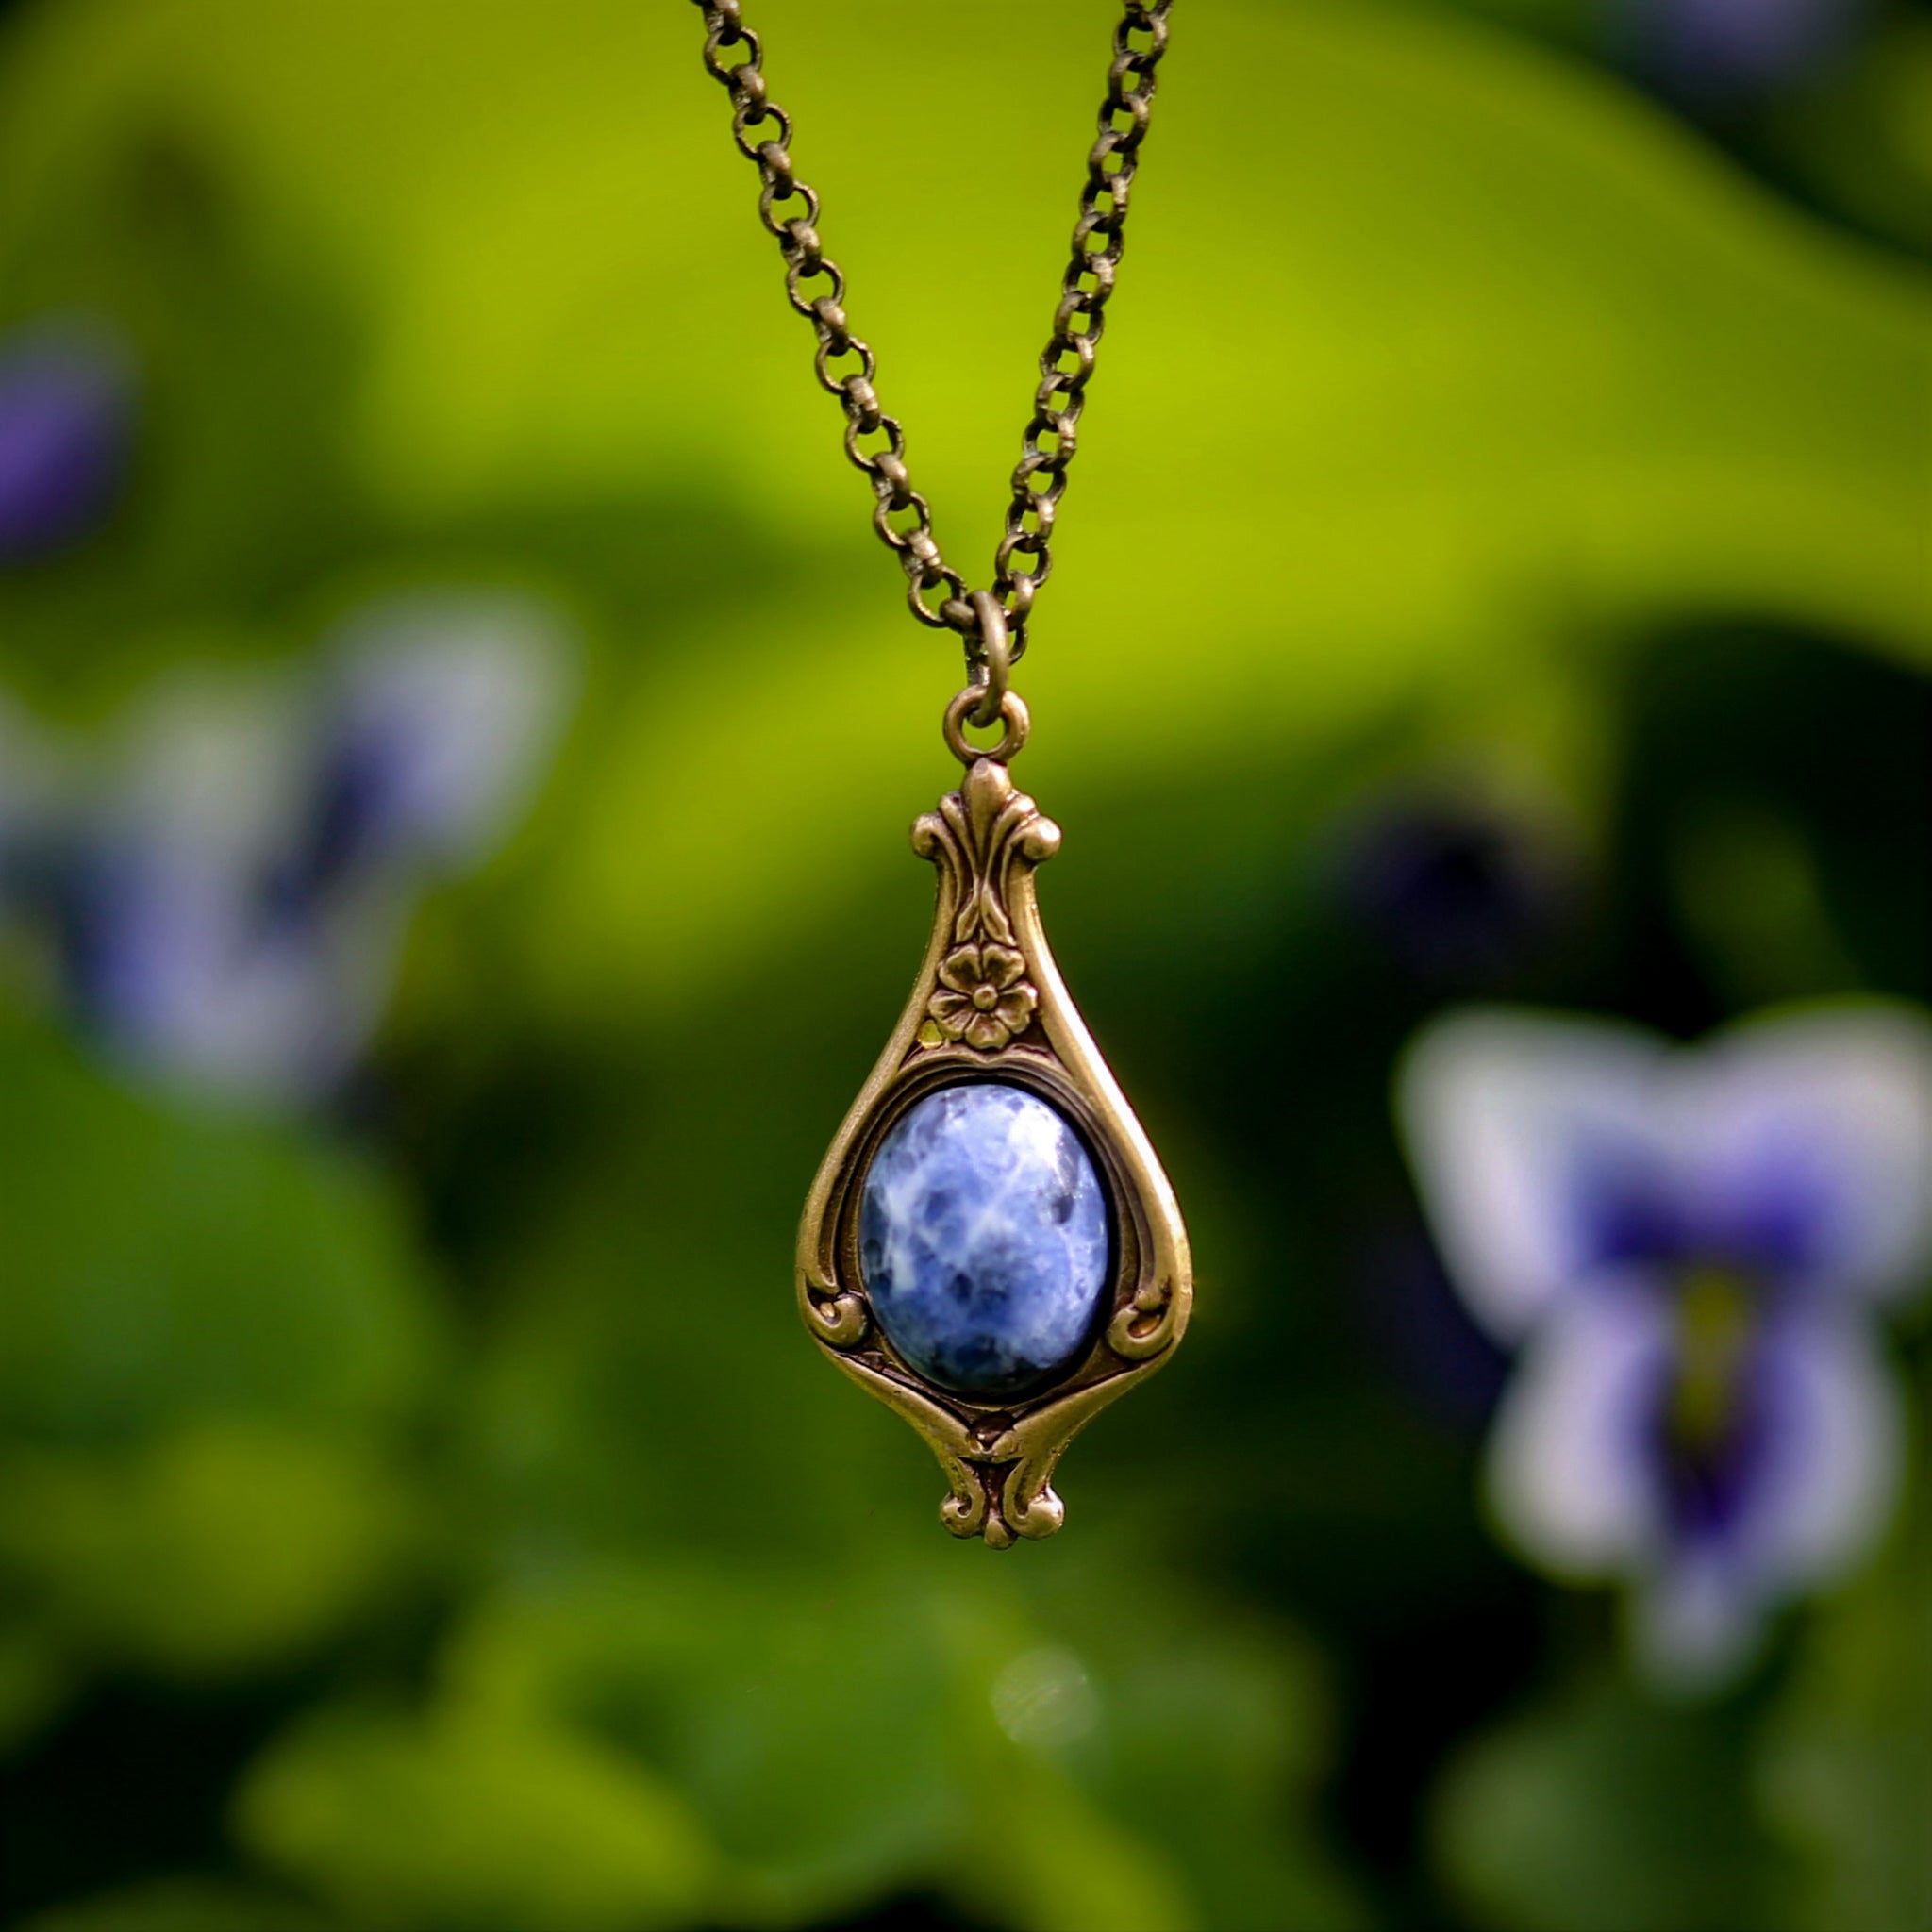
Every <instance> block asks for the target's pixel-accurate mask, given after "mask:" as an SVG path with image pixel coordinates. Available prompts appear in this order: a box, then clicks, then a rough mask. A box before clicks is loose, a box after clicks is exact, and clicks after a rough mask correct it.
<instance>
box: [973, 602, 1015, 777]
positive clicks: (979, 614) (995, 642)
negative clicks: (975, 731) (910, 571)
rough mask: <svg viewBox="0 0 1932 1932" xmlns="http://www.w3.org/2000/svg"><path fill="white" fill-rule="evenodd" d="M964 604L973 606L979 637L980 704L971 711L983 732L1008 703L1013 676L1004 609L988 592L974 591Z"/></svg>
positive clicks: (977, 674)
mask: <svg viewBox="0 0 1932 1932" xmlns="http://www.w3.org/2000/svg"><path fill="white" fill-rule="evenodd" d="M966 601H967V603H969V604H970V605H972V607H973V617H974V626H975V628H976V630H977V632H978V637H979V649H978V651H977V652H976V653H975V654H974V662H973V688H974V690H975V691H978V693H979V703H978V705H977V707H976V708H974V712H973V722H974V724H975V725H977V726H978V728H979V729H980V730H982V731H985V730H987V729H988V728H990V727H991V725H994V724H998V723H999V721H1000V718H1001V716H1002V714H1003V710H1004V708H1005V705H1006V701H1007V686H1008V682H1009V681H1010V679H1011V677H1012V675H1013V657H1012V650H1011V647H1010V641H1009V639H1008V634H1007V609H1006V606H1005V605H1004V604H1002V603H1001V602H1000V600H999V599H998V598H997V597H995V596H994V595H993V594H992V592H991V591H974V592H973V593H972V594H971V595H970V596H969V597H968V598H967V599H966ZM1015 748H1016V749H1017V747H1015ZM1002 762H1004V760H1002Z"/></svg>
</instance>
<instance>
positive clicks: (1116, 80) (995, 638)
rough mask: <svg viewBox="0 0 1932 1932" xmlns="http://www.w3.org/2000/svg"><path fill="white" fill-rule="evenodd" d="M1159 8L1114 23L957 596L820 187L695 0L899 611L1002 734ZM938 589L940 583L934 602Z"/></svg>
mask: <svg viewBox="0 0 1932 1932" xmlns="http://www.w3.org/2000/svg"><path fill="white" fill-rule="evenodd" d="M1172 4H1173V0H1125V4H1124V12H1123V14H1122V17H1121V21H1120V24H1119V25H1117V26H1116V27H1115V28H1114V35H1113V59H1112V61H1111V62H1110V63H1109V64H1108V70H1107V98H1106V100H1105V101H1103V102H1102V104H1101V108H1100V121H1099V134H1098V138H1097V139H1096V140H1095V142H1094V143H1093V146H1092V148H1091V151H1090V152H1089V154H1088V157H1087V180H1086V185H1085V186H1084V187H1083V188H1082V189H1081V191H1080V214H1079V219H1078V220H1077V221H1076V222H1075V223H1074V242H1073V249H1072V253H1071V255H1070V258H1069V259H1068V262H1067V270H1066V275H1064V277H1063V278H1062V282H1061V289H1060V299H1059V305H1058V308H1055V310H1054V317H1053V335H1052V337H1051V339H1050V340H1049V341H1048V342H1047V345H1046V347H1045V349H1044V350H1043V351H1041V358H1040V378H1041V379H1040V387H1039V389H1038V390H1037V391H1035V393H1034V398H1033V417H1032V420H1031V421H1030V422H1029V423H1028V424H1027V425H1026V430H1025V434H1024V436H1023V437H1022V439H1021V455H1020V460H1019V463H1018V465H1017V466H1016V467H1015V468H1014V471H1013V484H1012V491H1013V493H1012V502H1011V504H1010V506H1009V507H1008V510H1007V526H1006V534H1005V535H1004V536H1003V537H1002V539H1001V540H1000V545H999V549H998V552H997V553H996V555H995V557H994V561H993V586H992V590H991V592H987V591H972V592H969V591H968V590H967V588H966V580H965V579H964V578H963V577H962V576H961V575H959V573H958V571H957V570H955V569H954V568H953V567H952V566H951V565H950V564H948V563H947V562H946V560H945V558H943V557H942V556H941V553H940V546H939V544H938V542H937V541H935V539H934V537H933V534H932V512H931V510H930V509H929V508H928V507H927V505H926V501H925V498H924V496H922V495H921V494H920V493H919V491H916V490H915V489H913V487H912V481H911V478H910V476H909V475H908V473H907V468H906V432H905V430H904V429H903V428H901V426H900V425H899V422H898V419H897V418H896V417H893V416H889V415H887V414H886V412H885V411H884V410H883V409H882V408H880V407H879V398H878V391H876V390H875V389H874V386H873V379H874V375H876V374H877V363H876V361H875V359H874V356H873V352H872V350H871V348H870V346H869V345H868V344H867V343H866V342H865V341H862V340H861V339H860V338H859V337H858V336H856V335H854V334H853V332H852V325H851V324H850V322H849V321H848V320H847V318H846V314H845V307H844V303H845V277H844V276H843V275H841V273H840V271H839V267H838V264H837V263H836V262H834V261H833V260H832V259H831V258H830V257H829V256H827V255H826V254H825V252H824V245H823V243H822V242H820V239H819V231H818V220H819V197H818V195H817V193H816V192H814V191H813V190H812V189H810V188H809V187H808V186H807V185H806V183H805V182H803V181H801V180H800V179H799V178H798V175H797V173H796V171H795V169H794V167H793V165H792V159H791V116H790V115H788V114H787V113H786V112H785V110H784V109H783V108H780V107H779V106H778V104H777V103H776V102H775V101H774V100H773V99H772V97H771V95H770V94H769V92H767V91H766V87H765V76H764V73H763V71H762V64H761V63H762V58H763V50H762V47H761V45H760V42H759V41H758V35H757V34H755V33H754V32H753V31H752V29H751V28H750V27H748V26H746V25H744V22H743V19H742V17H741V0H696V5H697V6H698V8H700V10H701V11H702V12H703V14H704V16H705V29H706V31H705V67H706V69H707V71H708V73H709V74H710V75H712V77H713V78H714V79H716V80H718V81H721V82H722V83H723V84H724V88H725V90H726V92H728V93H729V94H730V96H731V131H732V134H733V137H734V138H735V139H736V141H737V142H738V148H739V152H740V153H741V154H742V155H743V156H744V157H745V158H746V159H747V160H749V161H751V162H752V163H753V164H754V165H755V166H756V167H757V169H758V176H759V180H760V182H761V183H762V188H761V191H760V192H759V195H758V214H759V217H760V218H761V219H762V221H763V222H764V225H765V226H766V227H767V228H768V229H769V230H770V231H771V233H772V234H773V235H774V237H775V238H776V240H777V242H778V246H779V249H780V251H781V252H782V254H783V255H784V258H785V288H786V292H787V294H788V295H789V296H790V297H791V306H792V308H795V309H797V310H798V312H799V314H801V315H802V316H804V317H805V318H806V320H807V321H808V322H809V323H810V324H811V325H812V329H813V332H814V333H815V334H816V335H817V337H818V353H817V356H816V358H815V361H816V366H817V370H818V378H819V381H820V383H821V384H822V385H823V386H824V388H825V389H826V390H827V391H830V392H831V394H833V395H834V396H836V397H837V398H838V399H839V402H840V404H841V407H842V408H843V409H844V412H845V454H846V455H847V456H848V457H849V458H851V459H852V461H853V462H854V463H855V464H857V465H858V468H859V469H861V470H863V471H864V472H865V474H866V475H867V476H868V477H870V478H871V480H872V487H873V492H874V496H875V497H876V498H877V504H876V507H875V508H874V511H873V526H874V529H876V530H877V531H878V533H879V536H880V538H881V540H882V541H884V542H885V543H886V544H887V545H888V546H889V547H890V548H891V550H893V551H895V552H896V553H897V555H898V558H899V561H900V564H901V566H902V567H903V568H904V570H905V572H906V576H907V580H908V586H907V601H908V604H909V605H910V607H911V609H912V614H913V616H915V617H916V618H918V619H919V621H920V622H921V623H922V624H925V625H932V626H933V627H934V628H935V629H949V630H953V631H957V632H958V634H959V635H960V637H961V638H962V639H963V640H964V641H965V646H966V658H967V664H968V667H969V670H970V672H971V673H972V675H973V676H974V680H975V685H974V698H975V700H976V703H975V704H974V707H973V708H972V710H971V715H972V717H973V719H974V723H975V724H992V723H994V722H995V721H996V720H997V719H998V718H999V716H1000V715H1001V713H1002V711H1003V710H1004V711H1005V712H1006V715H1007V718H1008V725H1009V729H1010V735H1011V736H1013V737H1014V738H1018V737H1020V736H1023V735H1024V707H1021V706H1020V705H1019V704H1018V700H1017V699H1012V698H1009V697H1008V692H1007V689H1006V673H1007V670H1008V665H1009V664H1010V663H1011V662H1012V661H1013V660H1015V659H1017V658H1019V657H1020V656H1021V654H1022V653H1023V652H1024V650H1025V648H1026V625H1027V620H1028V618H1029V617H1030V616H1031V614H1032V610H1033V600H1034V598H1035V596H1036V595H1037V594H1038V592H1039V590H1040V587H1041V584H1043V583H1044V582H1045V581H1046V579H1047V576H1048V575H1049V573H1050V572H1051V571H1052V568H1053V550H1052V539H1053V525H1054V518H1055V516H1056V515H1057V514H1058V509H1059V503H1060V498H1061V497H1062V496H1063V495H1064V494H1065V493H1066V488H1067V470H1068V467H1069V466H1070V465H1071V464H1072V462H1073V460H1074V444H1075V436H1076V432H1077V429H1078V425H1079V422H1080V412H1081V410H1082V408H1084V407H1085V405H1086V398H1087V385H1088V383H1089V382H1090V381H1091V379H1092V375H1093V364H1094V358H1095V355H1096V353H1097V352H1098V350H1099V347H1100V336H1101V330H1102V327H1103V325H1104V323H1105V320H1106V309H1107V303H1108V297H1109V296H1110V295H1111V294H1112V293H1113V289H1114V280H1115V276H1116V275H1117V274H1118V272H1119V269H1120V261H1121V248H1122V243H1123V242H1124V236H1125V230H1126V220H1127V198H1128V195H1129V192H1130V191H1131V190H1132V187H1133V182H1134V171H1135V168H1136V166H1137V165H1138V161H1139V156H1140V149H1141V142H1142V141H1144V140H1145V139H1146V135H1147V122H1148V115H1149V112H1150V110H1151V108H1152V107H1153V105H1154V82H1155V70H1156V68H1157V67H1158V65H1159V63H1160V57H1161V55H1162V54H1163V53H1164V52H1165V51H1166V49H1167V16H1168V9H1169V8H1170V6H1171V5H1172ZM941 590H943V591H944V592H945V595H944V597H943V598H941V599H940V600H939V601H938V602H937V603H935V602H934V601H933V597H934V593H935V592H937V591H941ZM965 696H966V693H964V692H962V693H961V698H964V697H965ZM956 711H958V712H959V713H960V715H965V711H964V708H962V707H961V706H960V705H959V704H958V701H956V703H955V706H954V707H953V708H949V710H948V713H947V718H948V730H947V736H948V738H949V740H950V739H952V738H954V737H955V736H956V735H957V719H956V716H955V713H956ZM1016 712H1017V714H1018V722H1016V720H1015V713H1016ZM956 748H957V747H956ZM1015 748H1017V746H1016V747H1015Z"/></svg>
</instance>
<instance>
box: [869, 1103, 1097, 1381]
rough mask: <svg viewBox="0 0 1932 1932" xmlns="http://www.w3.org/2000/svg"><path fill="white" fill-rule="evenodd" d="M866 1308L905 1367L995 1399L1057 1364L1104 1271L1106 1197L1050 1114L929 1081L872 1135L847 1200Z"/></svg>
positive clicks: (1065, 1362)
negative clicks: (855, 1204) (873, 1149)
mask: <svg viewBox="0 0 1932 1932" xmlns="http://www.w3.org/2000/svg"><path fill="white" fill-rule="evenodd" d="M858 1250H859V1265H860V1269H861V1271H862V1273H863V1274H864V1277H865V1286H866V1291H867V1293H868V1294H869V1295H870V1296H871V1298H872V1306H873V1313H874V1316H875V1317H876V1318H877V1320H878V1324H879V1326H880V1327H881V1328H883V1329H884V1330H885V1332H886V1336H887V1338H888V1340H890V1341H891V1344H892V1346H893V1347H894V1348H896V1349H897V1350H898V1351H899V1353H900V1354H901V1355H902V1356H903V1357H905V1358H906V1360H907V1361H908V1362H909V1363H910V1364H911V1365H912V1367H913V1368H915V1369H917V1370H918V1371H919V1373H920V1374H923V1375H924V1376H926V1377H927V1378H928V1379H930V1380H931V1381H934V1382H937V1383H939V1384H940V1385H941V1387H942V1388H946V1389H951V1390H954V1391H957V1392H958V1393H959V1394H962V1395H973V1396H978V1397H981V1398H983V1399H987V1400H995V1401H996V1400H999V1399H1001V1398H1003V1397H1005V1396H1008V1395H1011V1394H1014V1393H1016V1392H1017V1391H1020V1390H1023V1389H1024V1388H1025V1387H1026V1386H1027V1385H1028V1384H1030V1383H1035V1382H1040V1381H1043V1380H1045V1379H1047V1378H1048V1377H1049V1376H1050V1375H1051V1374H1052V1373H1053V1372H1054V1371H1055V1370H1061V1369H1065V1368H1067V1367H1070V1366H1071V1365H1072V1362H1073V1358H1074V1356H1076V1355H1077V1354H1079V1353H1080V1352H1081V1350H1082V1349H1083V1348H1084V1347H1085V1346H1086V1344H1087V1342H1088V1341H1089V1339H1090V1337H1091V1334H1092V1330H1093V1324H1094V1321H1095V1318H1096V1316H1097V1315H1098V1313H1099V1309H1100V1302H1101V1297H1102V1295H1103V1294H1104V1293H1105V1292H1106V1291H1107V1286H1108V1272H1109V1270H1108V1208H1107V1196H1106V1194H1105V1192H1104V1191H1103V1190H1102V1188H1101V1184H1100V1176H1099V1174H1096V1173H1095V1172H1094V1168H1093V1161H1092V1158H1091V1156H1090V1155H1089V1154H1088V1152H1087V1149H1086V1147H1085V1146H1084V1145H1083V1144H1082V1143H1081V1141H1080V1137H1079V1136H1078V1135H1077V1134H1075V1133H1074V1129H1073V1128H1072V1127H1071V1126H1070V1125H1069V1124H1068V1123H1067V1122H1066V1120H1065V1119H1064V1118H1063V1117H1062V1116H1061V1115H1060V1113H1059V1112H1058V1109H1057V1108H1053V1107H1051V1106H1049V1105H1048V1104H1047V1103H1046V1102H1045V1101H1043V1100H1041V1098H1040V1097H1039V1096H1038V1095H1037V1094H1034V1093H1030V1092H1028V1091H1026V1090H1025V1089H1024V1088H1022V1087H1008V1086H1004V1085H1001V1084H998V1083H996V1082H993V1081H980V1082H975V1083H974V1084H973V1085H970V1086H963V1087H942V1088H941V1090H940V1091H938V1092H937V1093H929V1094H927V1095H926V1096H925V1098H924V1100H921V1101H918V1102H916V1103H914V1105H913V1106H911V1107H909V1108H907V1110H906V1112H905V1113H904V1115H902V1116H901V1117H900V1119H899V1120H898V1121H896V1122H895V1123H894V1124H893V1126H892V1129H891V1132H890V1133H889V1134H887V1136H886V1138H885V1139H884V1141H881V1142H880V1144H879V1150H878V1152H877V1153H876V1154H875V1155H874V1157H873V1162H872V1167H871V1169H870V1171H869V1172H868V1173H867V1174H866V1177H865V1191H864V1194H863V1196H862V1197H861V1199H860V1202H859V1210H858Z"/></svg>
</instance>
